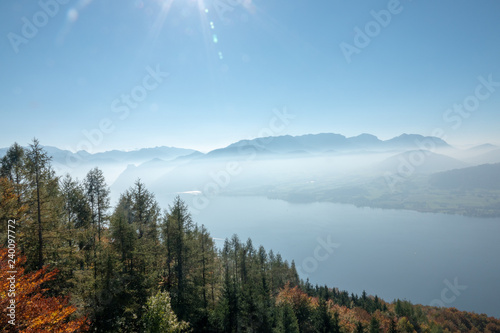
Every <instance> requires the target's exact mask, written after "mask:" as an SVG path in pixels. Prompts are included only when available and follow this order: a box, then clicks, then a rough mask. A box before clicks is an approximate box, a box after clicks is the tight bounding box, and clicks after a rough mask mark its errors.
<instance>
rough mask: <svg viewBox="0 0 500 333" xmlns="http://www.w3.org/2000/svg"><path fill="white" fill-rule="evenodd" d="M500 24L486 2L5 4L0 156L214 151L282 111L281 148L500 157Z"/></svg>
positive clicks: (496, 10)
mask: <svg viewBox="0 0 500 333" xmlns="http://www.w3.org/2000/svg"><path fill="white" fill-rule="evenodd" d="M374 13H375V14H374ZM387 14H389V16H388V15H387ZM499 14H500V2H498V1H494V0H489V1H486V0H484V1H472V0H470V1H463V0H444V1H439V2H431V1H422V0H413V1H410V0H401V1H395V0H390V1H354V0H353V1H335V0H318V1H314V2H313V1H305V0H303V1H299V0H292V1H290V0H142V1H140V0H122V1H111V0H99V1H97V0H94V1H91V0H83V1H81V0H59V1H58V2H57V0H41V1H39V2H37V1H31V0H17V1H2V2H1V4H0V37H1V39H0V56H1V58H0V59H1V61H0V75H1V79H0V91H1V99H0V114H1V119H2V124H3V126H2V132H1V134H0V147H6V146H9V145H11V144H12V143H13V142H14V141H17V142H19V143H20V144H23V145H25V144H27V143H28V142H29V141H30V140H31V138H33V137H37V138H39V139H40V141H41V143H42V144H45V145H53V146H57V147H60V148H65V149H69V150H72V151H76V150H77V149H79V148H85V149H87V150H90V151H92V152H96V151H104V150H110V149H126V150H129V149H136V148H141V147H153V146H162V145H167V146H176V147H186V148H194V149H199V150H202V151H207V150H210V149H213V148H218V147H222V146H226V145H228V144H230V143H232V142H234V141H237V140H240V139H247V138H254V137H256V136H258V135H259V133H264V132H266V131H265V130H266V129H269V127H270V124H271V123H272V121H273V118H274V117H276V116H275V112H276V110H281V111H280V112H283V111H282V110H284V109H286V110H287V112H288V113H289V114H292V115H293V116H294V119H293V120H291V121H290V122H289V123H287V126H279V129H280V130H279V131H275V132H273V134H275V135H282V134H291V135H300V134H306V133H321V132H334V133H340V134H344V135H346V136H355V135H358V134H361V133H372V134H374V135H377V136H378V137H379V138H381V139H387V138H391V137H394V136H397V135H399V134H401V133H419V134H422V135H431V134H433V133H435V130H436V129H439V130H440V133H442V135H444V136H445V139H446V140H447V141H448V142H450V143H451V144H456V145H462V144H468V143H470V144H476V143H484V142H491V143H495V144H500V131H499V130H498V128H499V125H500V112H499V111H500V60H499V59H500V20H499V19H498V18H499ZM377 16H378V19H379V20H378V21H377V20H376V17H377ZM33 27H34V28H36V29H37V30H33V29H31V30H30V28H33ZM359 31H361V34H363V35H360V33H359ZM214 35H215V36H216V37H214ZM367 39H369V42H368V41H367ZM215 40H216V41H217V42H215ZM346 45H349V46H348V49H349V50H351V51H352V50H354V48H355V49H356V52H354V53H352V54H349V55H348V56H347V57H346V53H345V50H346ZM342 46H343V47H342ZM343 50H344V51H343ZM16 51H17V52H16ZM154 71H159V72H161V73H163V74H159V76H158V74H157V75H156V80H155V78H154V77H150V76H151V72H154ZM164 73H168V75H166V74H164ZM148 75H149V76H148ZM480 77H482V78H483V79H482V80H481V79H479V78H480ZM487 81H490V83H489V84H486V85H485V84H484V82H487ZM144 82H145V83H144ZM497 82H498V83H497ZM146 86H147V87H146ZM146 88H147V89H146ZM478 92H479V96H480V98H478V97H477V96H478V95H477V94H478ZM132 93H135V95H134V96H135V98H136V99H135V100H134V97H131V98H132V100H129V104H127V102H126V100H125V99H124V98H126V97H124V96H126V95H130V96H131V95H132ZM464 103H469V104H468V106H467V108H468V109H465V110H462V111H458V110H460V104H464ZM456 104H458V108H456V109H453V108H454V105H456ZM120 110H121V111H120ZM125 110H126V112H125ZM273 110H274V111H273ZM467 110H469V111H467ZM125 113H126V116H125ZM99 126H101V127H102V129H99ZM103 130H104V131H103ZM85 132H86V133H87V134H89V133H90V134H89V135H90V138H91V139H89V138H87V137H86V136H85V134H84V133H85Z"/></svg>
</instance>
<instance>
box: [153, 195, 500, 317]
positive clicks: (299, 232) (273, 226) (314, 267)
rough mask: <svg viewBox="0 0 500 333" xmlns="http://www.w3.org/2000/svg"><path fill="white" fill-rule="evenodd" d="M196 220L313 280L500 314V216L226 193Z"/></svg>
mask: <svg viewBox="0 0 500 333" xmlns="http://www.w3.org/2000/svg"><path fill="white" fill-rule="evenodd" d="M168 197H170V196H168ZM193 197H194V196H193V195H190V194H183V195H182V198H183V199H184V200H185V201H186V203H187V204H188V205H190V204H191V203H192V202H193ZM159 199H160V198H159ZM161 199H165V200H166V199H167V198H166V197H163V198H161ZM159 201H160V203H161V204H162V205H165V204H166V203H171V201H166V202H164V200H159ZM193 219H194V221H195V222H196V223H198V224H199V225H201V224H204V225H205V226H206V227H207V229H208V230H209V231H210V233H211V235H212V237H214V238H216V239H218V240H217V242H218V244H219V245H222V242H223V241H222V239H224V238H226V237H231V236H232V235H233V234H235V233H236V234H238V236H239V237H240V239H241V240H243V241H245V240H246V239H247V238H248V237H250V238H252V241H253V244H254V246H255V247H258V246H259V245H261V244H262V245H264V247H265V248H266V250H268V251H269V250H270V249H272V250H273V251H274V252H275V253H278V252H279V253H281V255H282V256H283V258H284V259H287V260H289V261H291V260H292V259H294V260H295V263H296V265H297V268H298V271H299V274H300V277H301V278H303V279H306V278H309V280H310V281H311V283H313V284H319V285H325V284H326V285H328V286H329V287H338V288H339V289H341V290H347V291H348V292H350V293H351V292H353V293H357V294H361V292H362V291H363V290H366V292H367V293H368V294H371V295H375V294H376V295H378V296H379V297H381V298H382V299H384V300H386V301H389V302H391V301H392V300H394V299H396V298H399V299H406V300H409V301H411V302H412V303H419V304H426V305H430V304H433V305H444V306H451V307H456V308H458V309H460V310H466V311H474V312H477V313H486V314H488V315H490V316H495V317H500V287H499V285H498V283H499V281H500V265H499V264H500V259H499V254H500V242H499V241H498V235H499V234H500V219H482V218H470V217H463V216H454V215H444V214H430V213H418V212H413V211H403V210H383V209H371V208H358V207H355V206H351V205H343V204H334V203H311V204H291V203H288V202H285V201H281V200H270V199H267V198H264V197H222V196H219V197H211V198H210V203H209V205H208V207H206V208H205V209H203V210H201V211H199V212H196V213H195V214H193Z"/></svg>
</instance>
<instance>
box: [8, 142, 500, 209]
mask: <svg viewBox="0 0 500 333" xmlns="http://www.w3.org/2000/svg"><path fill="white" fill-rule="evenodd" d="M46 150H47V151H48V153H49V155H52V156H53V165H54V168H55V170H56V172H57V173H58V174H64V173H66V172H70V173H71V174H72V176H73V177H76V178H80V179H82V178H83V177H85V175H86V173H87V172H88V171H89V170H90V169H91V168H93V167H95V166H98V167H99V168H100V169H102V170H103V172H104V174H105V176H106V180H107V182H108V185H110V186H111V189H112V192H113V193H121V192H123V191H124V190H126V189H127V188H128V186H129V185H130V182H131V181H133V180H136V179H138V178H140V179H141V180H142V181H143V182H144V183H145V184H147V185H148V186H150V187H151V189H152V190H153V191H154V192H156V193H157V194H158V196H159V198H161V197H162V195H163V194H165V193H176V192H177V193H179V192H193V193H194V192H196V193H201V194H202V195H204V196H211V195H219V194H230V195H236V194H238V195H264V196H268V197H273V198H280V199H284V200H288V201H294V202H313V201H331V202H341V203H350V204H355V205H358V206H370V207H381V208H392V209H411V210H418V211H426V212H428V211H430V212H447V213H452V214H463V215H474V216H497V215H500V207H497V206H500V205H499V204H498V203H497V202H498V198H500V197H499V196H498V195H499V193H496V187H495V188H493V189H490V188H486V187H484V186H483V187H480V188H479V189H473V190H472V186H471V185H470V186H469V187H467V188H466V187H462V188H461V189H460V191H461V192H460V193H459V192H456V190H454V191H455V192H454V193H453V194H450V191H451V189H449V188H443V187H442V186H441V187H440V186H437V185H436V184H441V183H439V181H438V182H437V183H436V181H435V179H438V178H439V177H441V178H446V177H451V176H439V175H433V174H436V173H437V172H445V171H449V170H453V169H459V170H460V169H463V168H467V167H470V166H475V165H478V164H481V163H480V162H481V161H482V160H484V159H486V157H488V156H489V157H490V158H489V160H495V156H496V155H497V153H498V156H499V157H500V149H498V147H496V146H493V145H490V144H484V145H480V146H476V147H473V148H471V149H467V150H464V149H457V148H454V147H452V146H450V145H449V144H448V143H447V142H445V141H444V140H442V139H440V138H436V137H425V136H422V135H418V134H402V135H400V136H397V137H395V138H392V139H389V140H380V139H378V138H377V137H376V136H374V135H371V134H361V135H358V136H354V137H346V136H343V135H340V134H334V133H321V134H307V135H301V136H290V135H284V136H276V137H264V138H257V139H252V140H240V141H238V142H235V143H233V144H230V145H228V146H227V147H224V148H220V149H214V150H212V151H210V152H208V153H206V154H204V153H201V152H199V151H196V150H192V149H181V148H174V147H156V148H145V149H140V150H137V151H131V152H124V151H117V150H113V151H109V152H103V153H96V154H89V153H86V152H80V153H79V154H78V155H77V154H75V153H72V152H69V151H65V150H61V149H58V148H55V147H46ZM5 151H6V149H0V156H2V155H3V154H4V153H5ZM75 156H78V157H81V158H82V161H81V162H80V163H77V165H76V166H71V165H68V163H67V161H68V158H69V159H70V161H72V162H74V160H73V158H74V157H75ZM76 162H78V160H76ZM499 162H500V161H499ZM230 169H234V170H236V171H234V170H233V171H234V172H230ZM228 170H229V171H228ZM495 172H497V171H493V174H495ZM430 175H433V176H432V177H430ZM453 175H454V174H453ZM460 175H462V174H461V173H460ZM436 177H437V178H436ZM454 177H455V178H456V177H467V176H454ZM452 178H453V177H452ZM448 182H450V181H448ZM451 182H453V181H451ZM483 182H484V180H483ZM478 195H479V196H482V197H484V198H485V199H484V200H477V196H478ZM450 198H453V200H451V199H450ZM114 199H117V198H114ZM460 205H462V206H461V207H459V206H460Z"/></svg>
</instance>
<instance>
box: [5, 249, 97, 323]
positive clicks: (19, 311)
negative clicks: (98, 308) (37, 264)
mask: <svg viewBox="0 0 500 333" xmlns="http://www.w3.org/2000/svg"><path fill="white" fill-rule="evenodd" d="M8 259H9V257H8V250H7V249H5V248H3V249H0V309H1V311H2V315H1V317H0V330H1V331H2V332H34V333H35V332H80V331H84V330H86V328H87V320H86V318H84V317H81V318H73V315H74V313H75V312H76V310H77V309H76V307H74V306H72V305H70V304H69V299H68V297H48V296H46V295H45V294H44V292H45V291H46V290H45V289H44V287H43V284H44V283H45V282H47V281H50V280H52V279H54V277H55V276H56V274H57V270H53V271H49V270H48V267H47V266H45V267H43V268H42V269H40V270H38V271H34V272H30V273H25V270H24V268H23V264H24V263H25V262H26V258H25V257H23V256H20V257H17V258H16V264H15V265H16V271H17V273H16V274H15V278H16V279H15V281H16V282H15V297H9V296H11V295H9V294H10V293H11V292H9V288H10V281H11V280H8V279H7V278H9V277H11V274H10V273H9V271H12V269H10V268H9V267H8ZM12 299H15V325H12V323H9V321H10V320H11V319H12V317H9V316H7V314H8V313H9V312H10V309H8V308H7V307H8V306H9V304H11V300H12Z"/></svg>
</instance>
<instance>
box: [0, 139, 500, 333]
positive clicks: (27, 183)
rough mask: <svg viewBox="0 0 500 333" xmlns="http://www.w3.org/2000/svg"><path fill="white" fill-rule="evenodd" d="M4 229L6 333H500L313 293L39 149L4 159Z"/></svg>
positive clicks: (267, 260) (151, 202)
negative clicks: (60, 171)
mask: <svg viewBox="0 0 500 333" xmlns="http://www.w3.org/2000/svg"><path fill="white" fill-rule="evenodd" d="M0 223H1V228H2V229H1V230H2V231H1V232H0V242H1V246H2V248H1V249H0V257H1V258H0V260H1V262H0V266H1V271H0V285H1V288H0V307H1V309H2V314H1V317H0V329H1V330H2V331H4V332H228V333H229V332H263V333H266V332H269V333H281V332H283V333H285V332H286V333H289V332H304V333H306V332H324V333H326V332H370V333H371V332H432V333H437V332H500V320H499V319H496V318H493V317H488V316H486V315H484V314H476V313H471V312H463V311H458V310H457V309H454V308H439V307H431V306H424V305H418V304H412V303H411V302H409V301H407V300H399V299H397V300H393V301H390V302H389V301H385V300H382V299H380V298H379V297H377V296H372V295H369V294H368V293H367V292H363V293H362V294H361V295H356V294H354V293H349V292H348V291H343V290H339V289H338V288H335V286H318V285H313V284H311V283H310V281H309V280H305V281H304V280H303V279H301V277H300V276H299V275H298V274H297V270H296V268H295V263H294V261H291V262H288V261H287V260H284V259H283V258H282V256H281V255H280V254H279V253H278V252H273V250H270V249H264V247H262V246H258V245H255V244H253V243H252V240H251V239H248V240H246V241H245V240H241V239H240V238H239V237H238V236H237V235H233V236H232V237H231V238H230V239H226V240H225V241H224V244H223V245H222V246H220V247H218V246H217V245H216V244H215V242H214V239H213V238H212V237H211V235H210V233H209V231H208V230H207V229H206V228H205V226H203V225H201V226H200V225H197V224H196V221H194V220H193V218H192V216H191V214H190V212H189V209H188V207H187V205H186V203H184V202H183V201H182V200H181V198H180V197H177V198H176V199H175V200H174V201H173V202H172V203H171V205H169V206H168V207H160V206H159V204H158V202H157V201H156V199H155V195H154V193H152V192H150V191H149V190H148V189H147V188H146V185H145V184H144V183H143V182H141V180H140V179H137V180H135V181H134V180H132V181H131V186H130V188H129V189H128V190H127V191H125V192H124V193H121V195H120V199H119V201H118V202H117V204H116V205H115V206H112V205H111V200H110V190H109V187H108V185H107V183H106V179H105V178H104V175H103V172H102V170H100V169H99V168H98V167H95V168H93V169H91V170H89V171H88V173H87V175H86V176H85V178H84V179H82V180H77V179H73V178H72V177H71V176H70V175H69V174H67V175H65V176H61V175H57V174H56V173H55V171H54V170H53V168H52V166H51V157H50V156H49V155H48V153H47V152H46V151H45V150H44V148H43V146H42V145H41V144H40V143H39V141H38V140H37V139H33V141H32V143H31V144H30V145H29V146H28V147H26V148H23V147H22V146H20V145H19V144H17V143H14V144H13V145H12V146H11V147H10V148H9V149H8V151H7V153H6V155H5V156H4V157H3V158H2V159H1V165H0ZM275 250H276V249H275ZM12 264H13V266H10V265H12ZM394 265H397V263H395V264H394ZM13 267H14V268H13ZM13 270H15V272H16V273H15V284H14V287H12V285H11V282H10V281H12V274H11V273H10V272H11V271H13ZM347 273H348V272H346V274H347ZM366 274H367V275H369V272H366ZM13 290H15V295H13V292H12V291H13ZM12 300H14V302H15V311H14V312H15V316H14V318H13V316H9V314H12V313H14V312H13V311H11V309H12V306H10V304H12ZM9 306H10V308H9Z"/></svg>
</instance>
